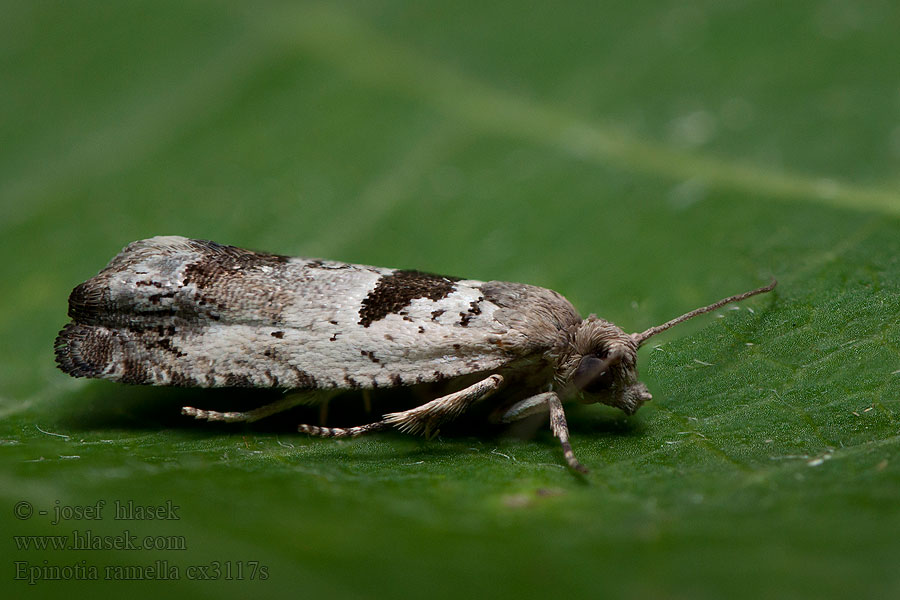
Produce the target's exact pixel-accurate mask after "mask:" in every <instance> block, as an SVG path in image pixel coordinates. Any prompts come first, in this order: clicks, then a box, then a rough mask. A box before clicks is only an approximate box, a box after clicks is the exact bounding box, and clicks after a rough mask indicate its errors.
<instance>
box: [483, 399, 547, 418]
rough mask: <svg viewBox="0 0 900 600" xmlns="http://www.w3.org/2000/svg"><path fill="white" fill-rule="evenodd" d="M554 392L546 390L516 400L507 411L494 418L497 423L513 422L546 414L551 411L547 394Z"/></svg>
mask: <svg viewBox="0 0 900 600" xmlns="http://www.w3.org/2000/svg"><path fill="white" fill-rule="evenodd" d="M552 393H553V392H545V393H543V394H537V395H535V396H531V397H530V398H525V399H524V400H521V401H519V402H516V403H515V404H513V405H512V406H511V407H510V408H509V409H508V410H507V411H506V412H504V413H503V414H501V415H500V416H499V417H497V418H495V419H492V420H493V421H494V422H496V423H513V422H515V421H521V420H522V419H527V418H528V417H530V416H532V415H542V414H546V413H548V412H549V411H550V405H549V404H547V398H546V396H547V394H552Z"/></svg>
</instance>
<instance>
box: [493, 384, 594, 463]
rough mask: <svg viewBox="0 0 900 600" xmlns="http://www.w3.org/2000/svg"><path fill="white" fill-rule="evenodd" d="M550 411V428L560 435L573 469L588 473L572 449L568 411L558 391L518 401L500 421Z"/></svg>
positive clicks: (508, 421)
mask: <svg viewBox="0 0 900 600" xmlns="http://www.w3.org/2000/svg"><path fill="white" fill-rule="evenodd" d="M548 411H549V412H550V429H551V430H553V435H555V436H556V437H558V438H559V443H560V444H562V449H563V455H564V456H565V457H566V462H567V463H568V464H569V466H570V467H571V468H572V469H573V470H575V471H578V472H579V473H587V472H588V470H587V469H586V468H585V467H584V465H582V464H581V463H580V462H578V459H577V458H575V452H573V451H572V444H571V443H569V426H568V424H567V423H566V413H565V411H564V410H563V405H562V402H561V401H560V399H559V396H557V395H556V392H544V393H542V394H536V395H534V396H531V397H529V398H525V399H524V400H521V401H519V402H516V403H515V404H514V405H513V406H512V407H511V408H510V409H509V410H507V411H506V412H505V413H503V414H502V415H501V416H500V422H502V423H512V422H513V421H518V420H520V419H524V418H526V417H530V416H531V415H536V414H542V413H546V412H548Z"/></svg>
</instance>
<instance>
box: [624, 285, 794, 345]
mask: <svg viewBox="0 0 900 600" xmlns="http://www.w3.org/2000/svg"><path fill="white" fill-rule="evenodd" d="M776 285H778V281H777V280H776V279H775V278H774V277H773V278H772V283H770V284H769V285H766V286H763V287H761V288H756V289H755V290H750V291H749V292H744V293H743V294H736V295H734V296H728V297H727V298H722V299H721V300H719V301H718V302H714V303H713V304H710V305H709V306H704V307H702V308H696V309H694V310H692V311H691V312H688V313H684V314H683V315H681V316H680V317H677V318H675V319H672V320H671V321H667V322H665V323H663V324H662V325H657V326H656V327H651V328H650V329H647V330H646V331H644V332H642V333H632V334H631V339H633V340H634V342H635V343H636V344H637V345H638V347H640V346H641V344H643V343H644V342H646V341H647V340H648V339H649V338H651V337H653V336H654V335H656V334H657V333H660V332H663V331H665V330H666V329H668V328H670V327H672V326H674V325H678V324H679V323H682V322H684V321H687V320H688V319H693V318H694V317H696V316H697V315H702V314H703V313H708V312H711V311H714V310H716V309H717V308H720V307H722V306H725V305H726V304H729V303H731V302H738V301H739V300H744V299H745V298H749V297H750V296H755V295H757V294H762V293H764V292H771V291H772V290H773V289H775V286H776Z"/></svg>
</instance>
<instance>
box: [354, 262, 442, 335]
mask: <svg viewBox="0 0 900 600" xmlns="http://www.w3.org/2000/svg"><path fill="white" fill-rule="evenodd" d="M459 279H460V278H459V277H445V276H443V275H433V274H431V273H422V272H420V271H394V272H393V273H391V274H390V275H384V276H382V277H381V279H379V280H378V283H376V284H375V288H374V289H373V290H372V291H371V292H369V295H368V296H366V298H365V300H363V302H362V306H361V307H360V309H359V324H360V325H362V326H363V327H368V326H369V325H371V324H372V323H374V322H375V321H379V320H381V319H383V318H385V317H386V316H388V315H390V314H401V313H402V311H403V309H404V308H406V307H407V306H409V304H410V302H412V301H413V300H414V299H416V298H428V299H429V300H434V301H437V300H441V299H442V298H446V297H447V296H449V295H450V294H451V293H452V292H453V290H454V289H455V286H454V282H456V281H459Z"/></svg>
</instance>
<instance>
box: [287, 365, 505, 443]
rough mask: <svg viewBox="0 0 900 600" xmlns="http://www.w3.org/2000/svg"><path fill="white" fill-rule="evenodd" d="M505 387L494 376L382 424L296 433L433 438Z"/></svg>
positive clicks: (306, 429) (312, 428)
mask: <svg viewBox="0 0 900 600" xmlns="http://www.w3.org/2000/svg"><path fill="white" fill-rule="evenodd" d="M502 383H503V377H502V376H500V375H491V376H490V377H487V378H485V379H482V380H481V381H479V382H478V383H475V384H473V385H470V386H469V387H467V388H465V389H463V390H460V391H458V392H454V393H452V394H447V395H446V396H441V397H440V398H436V399H434V400H432V401H431V402H426V403H425V404H423V405H422V406H418V407H416V408H413V409H410V410H406V411H403V412H395V413H389V414H386V415H384V418H382V419H381V420H380V421H376V422H374V423H369V424H368V425H360V426H358V427H346V428H345V427H316V426H315V425H299V426H298V427H297V430H298V431H300V432H301V433H308V434H309V435H314V436H318V437H356V436H358V435H363V434H365V433H371V432H373V431H381V430H382V429H388V428H389V427H396V428H397V429H399V430H400V431H403V432H404V433H413V434H415V433H422V432H424V433H425V434H426V435H430V434H432V433H433V432H435V431H436V430H437V427H439V426H440V425H441V424H442V423H446V422H447V421H451V420H453V419H455V418H456V417H458V416H459V415H461V414H462V413H463V412H465V410H466V409H467V408H468V407H469V406H471V405H472V404H473V403H474V402H477V401H478V400H481V399H483V398H486V397H487V396H488V395H489V394H491V393H492V392H494V391H495V390H496V389H497V388H499V387H500V385H501V384H502Z"/></svg>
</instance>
